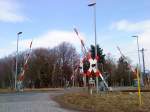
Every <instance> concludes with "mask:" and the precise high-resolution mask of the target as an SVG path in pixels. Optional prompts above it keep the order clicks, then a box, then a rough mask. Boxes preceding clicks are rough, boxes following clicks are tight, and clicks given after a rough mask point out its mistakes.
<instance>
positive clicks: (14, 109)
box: [0, 91, 75, 112]
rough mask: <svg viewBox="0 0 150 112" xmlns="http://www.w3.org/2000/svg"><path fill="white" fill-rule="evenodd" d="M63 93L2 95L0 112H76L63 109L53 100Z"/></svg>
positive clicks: (0, 96)
mask: <svg viewBox="0 0 150 112" xmlns="http://www.w3.org/2000/svg"><path fill="white" fill-rule="evenodd" d="M59 94H62V93H61V92H57V91H52V92H25V93H11V94H10V93H8V94H0V112H75V111H72V110H66V109H63V108H61V107H60V106H59V104H57V103H56V102H55V101H53V100H52V97H53V96H54V95H59Z"/></svg>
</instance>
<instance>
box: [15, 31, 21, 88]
mask: <svg viewBox="0 0 150 112" xmlns="http://www.w3.org/2000/svg"><path fill="white" fill-rule="evenodd" d="M20 34H22V32H18V33H17V52H16V74H15V90H16V89H17V76H18V43H19V35H20Z"/></svg>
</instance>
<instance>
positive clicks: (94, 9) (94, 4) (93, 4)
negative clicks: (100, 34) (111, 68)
mask: <svg viewBox="0 0 150 112" xmlns="http://www.w3.org/2000/svg"><path fill="white" fill-rule="evenodd" d="M88 6H93V11H94V13H93V14H94V15H93V17H94V34H95V58H96V57H97V32H96V1H95V2H93V3H91V4H89V5H88ZM97 68H98V67H97V64H96V69H97ZM96 92H97V93H98V77H96Z"/></svg>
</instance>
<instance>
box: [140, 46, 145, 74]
mask: <svg viewBox="0 0 150 112" xmlns="http://www.w3.org/2000/svg"><path fill="white" fill-rule="evenodd" d="M140 51H141V52H142V59H143V75H145V59H144V51H145V49H144V48H142V49H141V50H140Z"/></svg>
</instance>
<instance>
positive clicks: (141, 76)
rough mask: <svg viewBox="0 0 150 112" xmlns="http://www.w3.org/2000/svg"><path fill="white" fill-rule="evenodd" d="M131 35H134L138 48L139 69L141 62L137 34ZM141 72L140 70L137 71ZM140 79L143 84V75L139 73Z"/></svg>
mask: <svg viewBox="0 0 150 112" xmlns="http://www.w3.org/2000/svg"><path fill="white" fill-rule="evenodd" d="M132 37H136V39H137V48H138V61H139V69H140V70H141V62H140V49H139V36H138V35H136V36H132ZM139 73H140V74H141V72H139ZM140 79H141V84H142V85H143V75H142V74H141V75H140Z"/></svg>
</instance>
